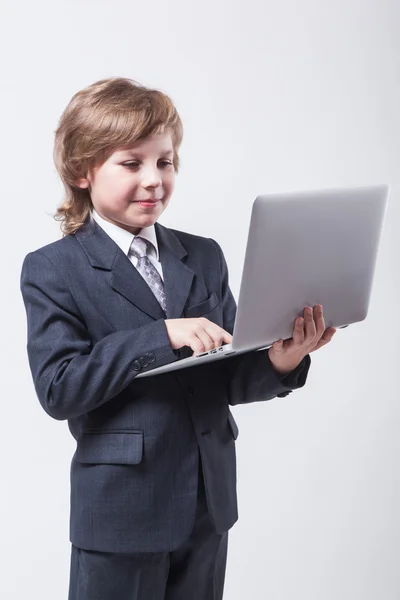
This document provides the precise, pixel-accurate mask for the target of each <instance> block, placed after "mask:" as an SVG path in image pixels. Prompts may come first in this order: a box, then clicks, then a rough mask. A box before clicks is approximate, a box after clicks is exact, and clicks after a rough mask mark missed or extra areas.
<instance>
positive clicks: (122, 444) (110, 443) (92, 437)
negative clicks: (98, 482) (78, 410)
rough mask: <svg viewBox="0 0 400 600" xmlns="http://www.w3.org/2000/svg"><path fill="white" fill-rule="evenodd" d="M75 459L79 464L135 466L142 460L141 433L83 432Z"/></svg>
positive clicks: (137, 431) (138, 431)
mask: <svg viewBox="0 0 400 600" xmlns="http://www.w3.org/2000/svg"><path fill="white" fill-rule="evenodd" d="M75 458H76V460H77V461H79V462H81V463H92V464H108V465H137V464H139V463H140V462H141V461H142V458H143V431H140V430H136V431H101V432H100V431H83V432H81V434H80V436H79V438H78V445H77V448H76V453H75Z"/></svg>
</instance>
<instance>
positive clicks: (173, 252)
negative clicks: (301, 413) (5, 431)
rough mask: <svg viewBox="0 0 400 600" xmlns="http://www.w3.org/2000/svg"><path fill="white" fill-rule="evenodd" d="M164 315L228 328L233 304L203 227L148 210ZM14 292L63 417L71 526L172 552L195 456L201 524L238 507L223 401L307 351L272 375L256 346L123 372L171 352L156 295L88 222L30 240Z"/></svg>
mask: <svg viewBox="0 0 400 600" xmlns="http://www.w3.org/2000/svg"><path fill="white" fill-rule="evenodd" d="M156 233H157V239H158V244H159V252H160V261H161V264H162V267H163V273H164V280H165V292H166V298H167V314H168V318H170V319H176V318H181V317H201V316H205V317H206V318H207V319H210V320H211V321H214V322H215V323H217V324H218V325H220V326H222V327H223V328H224V329H226V330H228V331H229V332H232V330H233V324H234V320H235V312H236V305H235V301H234V298H233V296H232V293H231V291H230V289H229V286H228V273H227V266H226V262H225V259H224V256H223V254H222V251H221V249H220V247H219V245H218V244H217V243H216V242H215V241H214V240H211V239H207V238H202V237H198V236H195V235H190V234H188V233H183V232H179V231H174V230H171V229H168V228H166V227H163V226H161V225H160V224H158V223H156ZM21 292H22V296H23V300H24V303H25V308H26V313H27V324H28V343H27V350H28V357H29V364H30V368H31V371H32V377H33V381H34V385H35V389H36V393H37V396H38V398H39V401H40V402H41V404H42V406H43V408H44V410H45V411H46V412H47V413H48V414H49V415H50V416H52V417H54V418H55V419H60V420H63V419H68V425H69V428H70V430H71V433H72V435H73V436H74V438H75V439H76V440H77V449H76V452H75V454H74V456H73V459H72V465H71V518H70V540H71V542H72V544H73V545H74V546H76V547H78V548H81V549H86V550H94V551H102V552H113V553H132V552H153V553H154V552H172V551H175V550H177V549H178V548H179V547H181V546H182V544H183V543H185V541H187V540H188V538H189V536H190V533H191V531H192V529H193V525H194V519H195V513H196V507H197V495H198V469H199V456H201V464H202V467H203V473H204V481H205V491H206V499H207V505H208V511H209V516H210V520H211V523H212V526H213V529H214V530H215V531H216V532H217V533H219V534H221V533H223V532H226V531H227V530H228V529H229V528H230V527H232V525H233V524H234V523H235V521H236V520H237V518H238V513H237V500H236V457H235V439H236V437H237V435H238V428H237V425H236V423H235V420H234V418H233V416H232V414H231V412H230V410H229V405H230V404H231V405H235V404H239V403H248V402H255V401H261V400H268V399H271V398H273V397H275V396H284V395H286V394H288V393H290V390H292V389H295V388H297V387H301V386H303V385H304V383H305V380H306V376H307V372H308V369H309V365H310V358H309V357H308V356H307V357H306V358H305V359H304V361H303V362H302V363H301V365H299V367H298V368H297V369H296V370H295V371H294V372H292V373H291V374H289V375H288V376H286V377H285V378H280V377H279V376H277V374H276V373H275V372H274V370H273V369H272V366H271V363H270V361H269V359H268V355H267V351H261V352H257V353H253V352H252V353H246V354H243V355H239V356H237V357H231V358H227V359H225V360H222V361H216V362H214V363H208V364H205V365H199V366H196V367H193V368H187V369H182V370H181V371H179V370H178V371H173V372H171V373H167V374H163V375H158V376H156V377H154V378H152V377H149V378H144V379H141V378H140V379H135V376H136V375H137V374H138V373H139V372H142V371H145V370H148V369H151V368H153V367H158V366H161V365H164V364H166V363H169V362H171V361H174V360H177V358H178V355H180V356H183V355H184V354H185V349H183V350H182V351H181V352H175V351H173V349H172V347H171V345H170V342H169V339H168V336H167V331H166V327H165V323H164V319H165V316H164V314H163V312H162V310H161V307H160V306H159V304H158V302H157V300H156V299H155V297H154V296H153V294H152V292H151V291H150V289H149V287H148V286H147V284H146V283H145V281H144V280H143V279H142V277H141V276H140V274H139V273H138V272H137V271H136V269H135V268H134V267H133V265H132V263H131V262H130V260H129V258H128V257H127V256H126V255H125V254H124V253H123V252H122V251H121V249H120V248H119V247H118V246H117V245H116V244H115V242H114V241H113V240H112V239H111V238H110V237H109V236H108V235H107V234H106V233H105V232H104V231H103V230H102V228H101V227H100V226H99V225H98V224H97V223H96V222H90V221H87V222H86V224H85V225H84V226H83V227H82V228H81V229H80V230H79V231H78V232H77V233H76V234H75V235H68V236H66V237H64V238H62V239H60V240H58V241H56V242H54V243H52V244H49V245H47V246H45V247H43V248H40V249H38V250H36V251H34V252H31V253H29V254H28V255H27V256H26V258H25V260H24V263H23V267H22V274H21Z"/></svg>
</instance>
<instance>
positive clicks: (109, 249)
mask: <svg viewBox="0 0 400 600" xmlns="http://www.w3.org/2000/svg"><path fill="white" fill-rule="evenodd" d="M155 232H156V236H157V241H158V249H159V255H160V261H161V264H162V267H163V274H164V287H165V295H166V301H167V318H169V319H177V318H179V317H181V315H182V313H183V309H184V306H185V303H186V300H187V297H188V295H189V292H190V288H191V284H192V280H193V277H194V273H193V271H192V270H191V269H190V268H189V267H187V266H186V264H185V263H184V262H182V259H184V258H185V257H186V256H187V252H186V250H185V248H184V247H183V245H182V244H181V242H180V241H179V239H178V238H177V236H176V235H175V234H174V233H173V232H172V231H171V230H170V229H168V228H167V227H164V226H163V225H160V224H159V223H155ZM74 235H75V238H76V240H77V241H78V242H79V244H80V245H81V247H82V250H83V251H84V252H85V254H86V256H87V257H88V260H89V263H90V265H91V266H92V267H93V268H95V269H102V270H105V271H110V272H111V274H110V277H109V282H110V285H111V287H112V288H113V289H114V290H115V291H116V292H117V293H119V294H122V295H123V296H124V297H125V298H127V299H128V300H129V301H130V302H132V304H134V305H135V306H137V307H138V308H140V309H141V310H142V311H144V312H145V313H147V314H148V315H150V316H151V317H153V318H154V319H160V318H165V315H164V313H163V311H162V309H161V306H160V305H159V303H158V301H157V300H156V298H155V296H154V294H153V293H152V291H151V290H150V288H149V286H148V285H147V283H146V282H145V281H144V279H143V278H142V276H141V275H140V273H139V272H138V271H137V270H136V269H135V267H134V266H133V264H132V263H131V261H130V260H129V258H128V257H127V256H126V254H124V252H123V251H122V250H121V248H120V247H119V246H118V245H117V244H116V243H115V242H114V241H113V240H112V239H111V237H110V236H109V235H108V234H107V233H106V232H105V231H104V230H103V229H102V228H101V227H100V225H99V224H98V223H97V222H96V221H95V220H94V219H93V218H92V216H91V215H89V217H88V218H87V220H86V221H85V223H84V225H83V226H82V227H81V228H80V229H79V230H78V231H77V232H76V233H75V234H74Z"/></svg>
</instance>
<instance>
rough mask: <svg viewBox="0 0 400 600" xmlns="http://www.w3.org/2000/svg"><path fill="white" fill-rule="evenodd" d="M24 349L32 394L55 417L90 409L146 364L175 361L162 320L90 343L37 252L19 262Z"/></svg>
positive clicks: (67, 295) (63, 288)
mask: <svg viewBox="0 0 400 600" xmlns="http://www.w3.org/2000/svg"><path fill="white" fill-rule="evenodd" d="M20 289H21V293H22V297H23V301H24V305H25V310H26V316H27V353H28V360H29V366H30V369H31V373H32V378H33V382H34V386H35V390H36V394H37V396H38V399H39V401H40V403H41V405H42V407H43V408H44V410H45V411H46V412H47V413H48V414H49V415H50V416H51V417H53V418H55V419H58V420H64V419H71V418H74V417H78V416H80V415H82V414H85V413H87V412H89V411H91V410H94V409H96V408H98V407H99V406H101V405H102V404H104V403H105V402H108V401H109V400H111V399H112V398H113V397H114V396H116V395H117V394H119V393H120V392H121V391H122V390H123V389H124V388H125V387H127V386H128V385H129V384H130V383H131V382H132V380H133V379H134V377H135V376H136V375H137V374H138V373H139V372H140V371H144V370H146V368H147V366H148V367H149V368H154V367H158V366H162V365H164V364H167V363H169V362H172V361H174V360H176V356H175V354H174V352H173V350H172V346H171V344H170V342H169V338H168V334H167V330H166V327H165V322H164V320H163V319H159V320H157V321H154V322H152V323H149V324H148V325H145V326H142V327H140V328H138V329H132V330H124V331H116V332H114V333H111V334H110V335H107V336H106V337H104V338H103V339H101V340H100V341H99V342H97V343H95V344H93V343H92V341H91V339H90V336H89V332H88V330H87V327H86V325H85V322H84V320H83V318H82V315H81V314H80V313H79V310H78V308H77V305H76V304H75V301H74V299H73V297H72V294H71V292H70V290H69V288H68V286H67V284H66V283H65V282H64V280H63V277H62V274H61V273H60V272H59V270H58V269H57V267H56V265H55V264H54V263H53V262H52V261H51V260H50V259H49V258H48V257H47V256H46V255H45V254H43V252H41V251H39V250H36V251H35V252H31V253H29V254H28V255H27V256H26V257H25V259H24V262H23V265H22V271H21V278H20Z"/></svg>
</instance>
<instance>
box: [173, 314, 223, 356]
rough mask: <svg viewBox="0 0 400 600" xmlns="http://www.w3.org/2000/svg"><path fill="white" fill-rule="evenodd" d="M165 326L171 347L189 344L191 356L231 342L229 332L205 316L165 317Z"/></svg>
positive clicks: (175, 348)
mask: <svg viewBox="0 0 400 600" xmlns="http://www.w3.org/2000/svg"><path fill="white" fill-rule="evenodd" d="M165 326H166V328H167V333H168V337H169V341H170V343H171V346H172V348H173V349H174V350H178V349H179V348H182V347H183V346H189V347H190V348H191V349H192V350H193V356H194V355H196V354H201V353H202V352H208V351H209V350H212V349H213V348H218V347H219V346H222V344H223V343H224V342H225V343H226V344H230V343H231V342H232V336H231V334H230V333H228V332H227V331H225V329H222V327H219V326H218V325H216V324H215V323H212V322H211V321H209V320H208V319H206V318H205V317H199V318H197V319H166V320H165Z"/></svg>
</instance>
